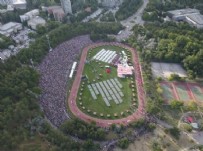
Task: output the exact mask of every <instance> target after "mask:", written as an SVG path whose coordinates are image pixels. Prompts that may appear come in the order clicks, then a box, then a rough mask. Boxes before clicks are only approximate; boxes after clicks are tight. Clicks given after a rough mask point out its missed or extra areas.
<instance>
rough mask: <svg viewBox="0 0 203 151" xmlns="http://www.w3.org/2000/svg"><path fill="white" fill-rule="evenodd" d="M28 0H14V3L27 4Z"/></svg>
mask: <svg viewBox="0 0 203 151" xmlns="http://www.w3.org/2000/svg"><path fill="white" fill-rule="evenodd" d="M26 3H27V2H26V0H14V2H13V4H26Z"/></svg>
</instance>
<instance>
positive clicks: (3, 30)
mask: <svg viewBox="0 0 203 151" xmlns="http://www.w3.org/2000/svg"><path fill="white" fill-rule="evenodd" d="M19 30H22V24H20V23H16V22H9V23H7V24H4V25H2V26H0V34H2V35H4V36H7V37H9V36H11V35H12V34H13V33H16V32H18V31H19Z"/></svg>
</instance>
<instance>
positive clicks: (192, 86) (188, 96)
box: [161, 82, 203, 104]
mask: <svg viewBox="0 0 203 151" xmlns="http://www.w3.org/2000/svg"><path fill="white" fill-rule="evenodd" d="M161 87H162V89H163V97H164V99H165V100H166V102H167V103H169V101H171V100H180V101H183V102H184V103H187V102H188V101H195V102H197V103H198V104H202V103H203V86H202V85H201V84H197V83H191V82H161Z"/></svg>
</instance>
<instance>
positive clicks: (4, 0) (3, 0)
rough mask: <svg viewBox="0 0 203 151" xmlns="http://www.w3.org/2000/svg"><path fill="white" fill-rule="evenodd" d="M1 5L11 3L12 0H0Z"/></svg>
mask: <svg viewBox="0 0 203 151" xmlns="http://www.w3.org/2000/svg"><path fill="white" fill-rule="evenodd" d="M0 4H1V5H9V4H13V0H0Z"/></svg>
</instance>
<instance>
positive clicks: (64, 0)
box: [61, 0, 72, 14]
mask: <svg viewBox="0 0 203 151" xmlns="http://www.w3.org/2000/svg"><path fill="white" fill-rule="evenodd" d="M61 6H62V8H63V10H64V12H65V14H72V6H71V1H70V0H61Z"/></svg>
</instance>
